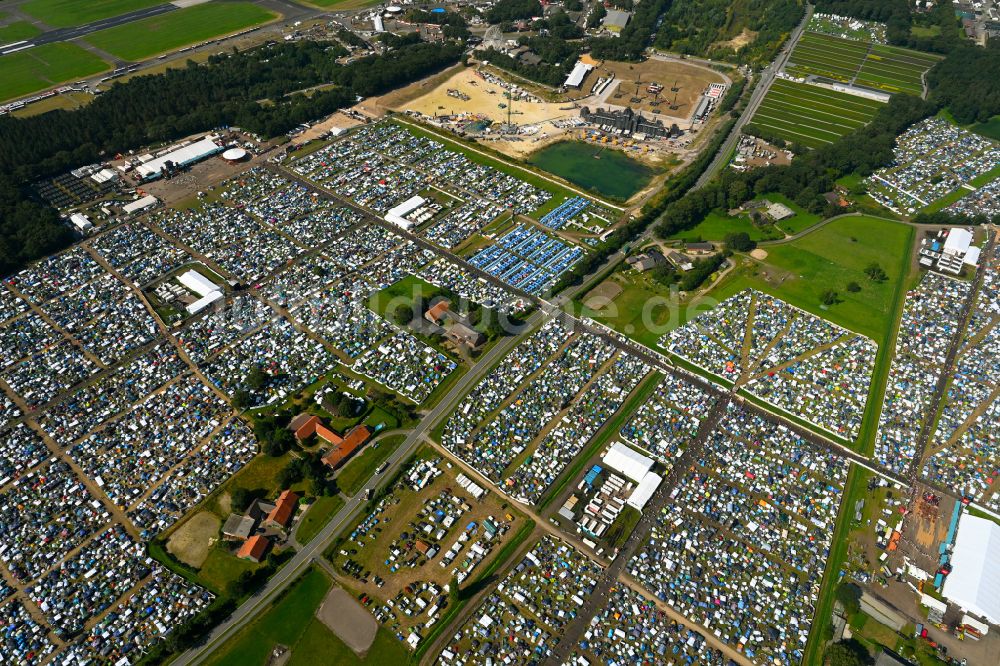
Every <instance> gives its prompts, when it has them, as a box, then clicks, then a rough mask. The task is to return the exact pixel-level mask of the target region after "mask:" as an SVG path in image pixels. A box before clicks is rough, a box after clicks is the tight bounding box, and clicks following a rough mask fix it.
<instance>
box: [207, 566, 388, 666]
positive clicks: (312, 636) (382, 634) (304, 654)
mask: <svg viewBox="0 0 1000 666" xmlns="http://www.w3.org/2000/svg"><path fill="white" fill-rule="evenodd" d="M330 586H331V581H330V578H329V577H328V576H327V575H326V574H325V573H323V572H322V571H320V570H318V569H310V570H309V571H307V572H306V573H305V574H304V575H303V576H302V578H300V579H299V581H298V582H296V583H295V584H294V585H293V586H292V587H291V588H289V589H288V592H287V593H286V594H285V595H284V596H283V597H282V598H281V599H280V600H279V601H278V602H277V603H275V604H274V605H273V606H271V607H270V608H268V609H267V610H266V611H264V612H263V613H261V614H260V615H258V616H257V617H256V618H254V620H253V622H251V623H250V624H248V625H247V626H246V627H244V628H243V630H242V631H240V632H239V633H238V634H236V636H234V637H233V638H231V639H230V640H229V641H227V642H226V643H225V644H224V645H223V646H222V647H221V648H219V649H218V650H217V651H216V652H215V654H213V655H212V657H211V658H210V659H209V660H208V662H207V663H208V664H210V665H211V666H222V665H226V666H245V665H247V664H265V663H267V660H268V657H269V656H270V653H271V650H272V649H273V648H274V646H275V645H278V644H281V645H285V646H287V647H288V648H289V649H290V650H291V653H292V655H291V658H290V659H289V661H288V664H290V665H291V664H319V663H323V664H360V663H373V664H377V663H394V664H403V663H406V658H407V655H406V652H405V651H404V650H403V648H402V647H401V646H400V645H399V642H398V641H396V640H395V639H393V637H392V636H391V635H390V634H389V633H388V632H386V631H385V630H384V629H379V632H378V634H377V635H376V637H375V643H374V644H373V645H372V647H371V649H370V650H369V651H368V656H367V658H366V659H364V660H361V659H359V658H358V657H357V656H356V655H355V654H354V653H353V652H352V651H351V650H350V648H348V647H347V646H346V645H344V643H343V642H341V641H340V639H338V638H337V637H336V636H334V635H333V632H331V631H330V630H329V629H327V628H326V625H324V624H323V623H322V622H320V621H319V620H317V619H316V617H315V613H316V609H317V608H319V605H320V603H322V601H323V599H324V597H326V593H327V592H328V591H329V590H330Z"/></svg>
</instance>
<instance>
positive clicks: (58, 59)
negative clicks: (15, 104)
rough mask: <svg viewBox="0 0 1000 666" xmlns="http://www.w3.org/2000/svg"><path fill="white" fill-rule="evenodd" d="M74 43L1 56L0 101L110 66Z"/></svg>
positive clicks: (89, 74) (59, 43)
mask: <svg viewBox="0 0 1000 666" xmlns="http://www.w3.org/2000/svg"><path fill="white" fill-rule="evenodd" d="M109 68H110V67H109V65H108V63H106V62H104V61H103V60H101V59H100V58H98V57H97V56H95V55H94V54H92V53H90V52H89V51H85V50H84V49H82V48H80V47H79V46H77V45H76V44H70V43H68V42H58V43H55V44H43V45H42V46H36V47H34V48H31V49H27V50H24V51H18V52H17V53H11V54H10V55H5V56H0V101H3V100H8V99H12V98H15V97H21V96H22V95H27V94H28V93H33V92H37V91H39V90H44V89H46V88H51V87H52V86H55V85H59V84H60V83H66V82H67V81H75V80H76V79H80V78H82V77H85V76H91V75H93V74H97V73H98V72H103V71H104V70H106V69H109Z"/></svg>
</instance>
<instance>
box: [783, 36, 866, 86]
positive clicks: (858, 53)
mask: <svg viewBox="0 0 1000 666" xmlns="http://www.w3.org/2000/svg"><path fill="white" fill-rule="evenodd" d="M867 54H868V44H867V43H865V42H856V41H853V40H850V39H841V38H839V37H834V36H833V35H821V34H819V33H815V32H807V33H805V34H804V35H802V39H800V40H799V42H798V44H796V45H795V50H793V51H792V55H791V56H789V58H788V65H786V66H785V71H786V72H788V73H789V74H792V75H793V76H808V75H809V74H817V75H819V76H828V77H830V78H831V79H837V80H838V81H850V80H851V78H852V77H853V76H854V75H855V74H856V73H857V72H858V70H859V69H861V65H862V64H864V62H865V56H866V55H867Z"/></svg>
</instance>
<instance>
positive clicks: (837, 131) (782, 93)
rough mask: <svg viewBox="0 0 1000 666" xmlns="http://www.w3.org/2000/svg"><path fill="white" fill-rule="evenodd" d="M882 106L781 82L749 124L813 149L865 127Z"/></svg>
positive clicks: (855, 97)
mask: <svg viewBox="0 0 1000 666" xmlns="http://www.w3.org/2000/svg"><path fill="white" fill-rule="evenodd" d="M881 106H882V103H881V102H877V101H875V100H871V99H865V98H863V97H858V96H856V95H849V94H847V93H841V92H837V91H835V90H830V89H828V88H821V87H819V86H814V85H809V84H807V83H796V82H794V81H786V80H784V79H778V80H776V81H775V82H774V84H773V85H772V86H771V89H770V90H769V91H768V93H767V96H766V97H765V98H764V102H763V103H762V104H761V106H760V108H759V109H757V113H755V114H754V116H753V118H752V119H751V121H750V125H751V129H748V131H747V133H748V134H753V130H752V126H758V127H761V128H764V129H766V130H768V131H770V132H772V133H775V134H777V135H779V136H781V137H782V138H784V139H785V140H786V141H788V142H791V143H800V144H802V145H804V146H808V147H810V148H818V147H820V146H822V145H825V144H828V143H833V142H834V141H836V140H837V139H838V138H840V137H841V136H843V135H845V134H849V133H850V132H853V131H854V130H856V129H858V128H859V127H862V126H863V125H865V124H866V123H867V122H868V121H869V120H871V119H872V117H874V115H875V114H876V112H878V110H879V108H881Z"/></svg>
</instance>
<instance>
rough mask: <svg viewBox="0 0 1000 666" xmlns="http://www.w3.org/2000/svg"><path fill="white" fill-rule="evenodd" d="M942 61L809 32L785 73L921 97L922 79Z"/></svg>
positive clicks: (928, 55)
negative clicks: (817, 77) (823, 78)
mask: <svg viewBox="0 0 1000 666" xmlns="http://www.w3.org/2000/svg"><path fill="white" fill-rule="evenodd" d="M938 60H939V58H938V57H937V56H933V55H930V54H927V53H920V52H918V51H911V50H909V49H904V48H899V47H896V46H887V45H885V44H872V43H869V42H863V41H855V40H852V39H842V38H840V37H834V36H832V35H823V34H819V33H815V32H807V33H805V35H803V36H802V39H800V40H799V43H798V44H797V45H796V46H795V50H794V51H792V55H791V56H790V58H789V60H788V64H787V65H786V66H785V72H786V73H788V74H790V75H792V76H796V77H802V78H805V77H808V76H820V77H826V78H830V79H834V80H836V81H842V82H844V83H852V84H856V85H860V86H868V87H871V88H877V89H879V90H884V91H886V92H890V93H908V94H911V95H920V94H921V92H922V91H923V85H922V83H921V76H922V75H923V73H924V72H926V71H927V70H928V69H930V68H931V67H933V66H934V65H935V63H937V61H938Z"/></svg>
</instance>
